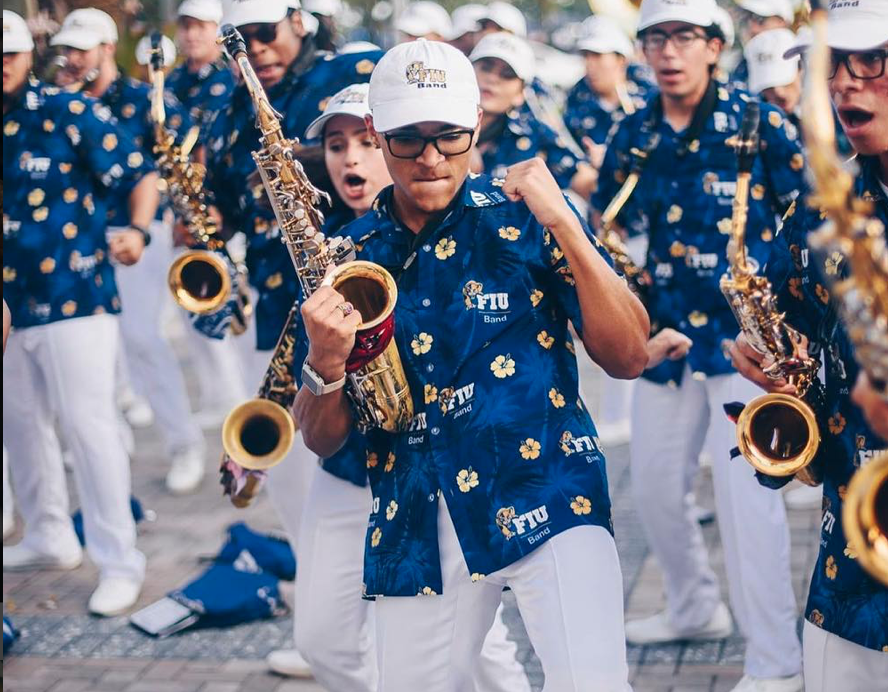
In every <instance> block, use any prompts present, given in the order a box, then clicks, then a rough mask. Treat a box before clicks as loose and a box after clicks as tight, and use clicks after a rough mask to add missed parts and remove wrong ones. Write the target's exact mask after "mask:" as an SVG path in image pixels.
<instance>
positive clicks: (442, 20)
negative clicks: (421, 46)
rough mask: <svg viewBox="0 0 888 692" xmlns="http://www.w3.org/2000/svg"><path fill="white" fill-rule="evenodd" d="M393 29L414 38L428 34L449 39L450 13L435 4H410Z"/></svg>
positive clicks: (427, 0)
mask: <svg viewBox="0 0 888 692" xmlns="http://www.w3.org/2000/svg"><path fill="white" fill-rule="evenodd" d="M395 29H397V30H398V31H400V32H401V33H403V34H407V35H408V36H413V37H414V38H422V37H423V36H428V35H429V34H438V35H439V36H443V37H444V38H449V37H450V33H451V31H452V27H451V24H450V13H449V12H448V11H447V10H445V9H444V8H443V7H441V5H439V4H438V3H437V2H430V1H429V0H420V1H419V2H411V3H410V4H409V5H407V9H405V10H404V11H403V12H402V13H401V15H400V16H399V17H398V19H397V21H396V22H395Z"/></svg>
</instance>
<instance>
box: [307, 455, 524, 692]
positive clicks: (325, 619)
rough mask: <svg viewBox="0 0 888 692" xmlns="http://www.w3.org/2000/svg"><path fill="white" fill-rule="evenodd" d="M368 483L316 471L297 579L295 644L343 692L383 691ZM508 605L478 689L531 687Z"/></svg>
mask: <svg viewBox="0 0 888 692" xmlns="http://www.w3.org/2000/svg"><path fill="white" fill-rule="evenodd" d="M371 499H372V498H371V495H370V489H369V488H359V487H358V486H356V485H354V484H352V483H349V482H348V481H344V480H342V479H340V478H336V477H335V476H333V475H331V474H329V473H327V472H326V471H324V470H323V469H321V468H317V469H316V471H315V476H314V479H313V480H312V483H311V490H310V491H309V494H308V501H307V503H306V506H305V516H304V518H303V522H302V532H301V538H300V539H299V545H300V548H301V550H302V552H301V554H300V557H301V560H300V562H299V579H298V580H297V582H296V607H295V613H296V632H295V634H296V647H297V648H298V649H299V651H300V652H301V653H302V655H303V656H305V658H306V660H308V662H309V663H310V664H311V669H312V672H313V673H314V676H315V679H316V680H317V681H318V682H319V683H320V684H321V685H323V686H324V687H326V688H327V689H329V690H337V692H376V689H377V684H378V677H379V676H378V673H377V665H376V650H375V649H376V647H375V633H374V631H373V629H374V622H373V621H374V617H373V613H374V608H373V604H372V603H371V602H370V601H365V600H363V599H362V598H361V584H362V582H363V571H364V570H363V564H364V536H365V534H366V532H367V517H368V515H369V512H370V502H371ZM501 611H502V608H500V609H499V610H498V611H497V616H496V618H494V622H493V626H492V627H491V628H490V631H489V632H488V634H487V638H486V640H485V642H484V646H483V648H482V650H481V659H480V661H479V665H478V668H477V669H476V670H475V688H474V689H475V690H477V692H530V683H529V682H528V680H527V676H526V675H525V674H524V669H523V668H522V666H521V664H520V663H518V661H517V659H516V658H515V655H516V653H517V647H516V645H515V643H514V642H512V641H509V639H508V638H507V635H508V630H507V629H506V626H505V624H504V623H503V621H502V613H501Z"/></svg>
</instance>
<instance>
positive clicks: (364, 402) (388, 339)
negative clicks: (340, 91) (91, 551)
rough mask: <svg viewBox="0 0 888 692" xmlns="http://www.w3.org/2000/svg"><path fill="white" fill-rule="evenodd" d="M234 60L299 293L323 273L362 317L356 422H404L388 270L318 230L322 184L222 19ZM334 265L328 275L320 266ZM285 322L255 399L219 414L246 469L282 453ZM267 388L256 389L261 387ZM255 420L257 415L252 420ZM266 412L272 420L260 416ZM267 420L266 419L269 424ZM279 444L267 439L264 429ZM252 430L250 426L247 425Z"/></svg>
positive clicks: (287, 374)
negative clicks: (309, 172)
mask: <svg viewBox="0 0 888 692" xmlns="http://www.w3.org/2000/svg"><path fill="white" fill-rule="evenodd" d="M219 41H220V43H222V44H223V45H224V46H225V48H226V50H227V51H228V54H229V55H230V56H231V57H232V58H233V59H234V60H235V61H236V62H237V64H238V66H239V67H240V70H241V75H242V77H243V81H244V84H245V86H246V88H247V90H248V91H249V93H250V96H251V98H252V101H253V105H254V107H255V109H256V126H257V128H258V129H259V131H260V132H261V135H262V136H261V139H260V141H261V144H262V148H261V149H260V150H259V151H256V152H253V160H254V161H255V162H256V167H257V168H258V169H259V174H260V176H261V178H262V183H263V185H264V186H265V190H266V192H267V194H268V197H269V201H270V202H271V207H272V209H273V210H274V214H275V217H276V219H277V223H278V227H279V228H280V231H281V236H282V240H283V242H284V244H285V245H286V246H287V249H288V251H289V253H290V257H291V259H292V260H293V266H294V267H295V269H296V275H297V277H298V279H299V283H300V286H301V288H302V294H303V296H305V297H306V298H307V297H309V296H311V295H312V294H313V293H314V292H315V291H316V290H317V289H318V288H320V286H321V283H322V282H324V281H326V282H327V283H328V284H330V285H332V287H333V288H335V289H336V290H337V291H339V292H340V293H342V294H343V296H344V297H345V299H346V300H347V301H349V302H351V303H352V304H353V305H354V307H355V309H357V310H358V311H359V312H360V314H361V316H362V317H363V320H364V321H363V322H362V323H361V325H359V327H358V332H357V335H356V340H355V341H356V343H355V350H354V351H353V352H352V356H351V358H350V359H349V362H348V364H347V366H346V370H347V372H348V377H349V382H348V387H347V389H346V391H347V392H348V395H349V397H350V399H351V401H352V404H353V406H354V409H355V412H356V419H357V425H358V427H359V428H362V429H367V428H370V427H378V428H381V429H383V430H386V431H388V432H397V431H401V430H405V429H406V428H407V427H408V426H409V424H410V422H411V421H412V419H413V400H412V398H411V396H410V388H409V386H408V384H407V377H406V375H405V373H404V367H403V365H402V363H401V358H400V355H399V354H398V350H397V346H396V344H395V341H394V338H393V336H394V307H395V302H396V300H397V287H396V285H395V281H394V279H393V277H392V276H391V274H390V273H389V272H388V271H386V270H385V269H384V268H383V267H381V266H379V265H377V264H373V263H371V262H364V261H355V260H354V256H355V249H354V244H353V243H352V241H351V240H350V239H342V238H333V239H329V240H328V239H326V238H325V237H324V234H323V233H321V230H320V229H321V227H322V226H323V223H324V217H323V214H322V213H321V212H320V211H319V209H318V207H319V206H320V203H321V200H322V199H323V198H325V197H326V194H325V193H323V192H321V191H320V190H318V189H317V188H316V187H314V185H312V184H311V182H310V181H309V180H308V178H307V176H306V175H305V171H304V169H303V167H302V165H301V164H300V163H299V162H298V161H297V160H296V159H295V158H294V156H293V147H294V145H295V144H296V141H295V140H291V139H287V138H286V137H284V134H283V131H282V129H281V124H280V115H279V114H278V113H277V112H275V110H274V108H273V107H272V106H271V103H270V102H269V100H268V96H267V95H266V93H265V90H264V89H263V88H262V85H261V84H260V83H259V80H258V78H257V77H256V73H255V72H254V71H253V68H252V66H251V65H250V62H249V60H248V58H247V52H246V46H245V44H244V40H243V37H242V36H241V35H240V33H239V32H238V31H237V29H235V28H234V27H232V26H230V25H226V26H224V27H222V30H221V37H220V39H219ZM329 267H335V269H333V271H332V272H331V273H330V274H329V275H328V274H327V269H328V268H329ZM290 317H291V319H289V320H288V327H287V328H286V329H285V330H284V334H283V335H282V336H281V341H280V342H279V344H278V347H277V348H276V349H275V354H274V357H273V358H272V364H271V366H270V367H269V370H268V372H267V373H266V377H265V380H264V381H263V388H262V390H261V391H260V393H259V397H258V398H257V399H252V400H250V401H248V402H246V403H244V404H241V405H240V406H238V407H237V408H235V409H234V410H233V411H232V412H231V413H230V414H229V415H228V418H227V419H226V421H225V423H224V424H223V432H222V437H223V442H224V446H225V450H226V452H227V453H228V455H229V456H230V457H231V459H233V460H234V462H236V463H237V464H240V465H241V466H243V467H245V468H250V469H266V468H268V467H270V466H273V465H274V464H276V463H278V462H279V461H280V460H281V459H283V457H284V456H286V453H287V450H288V449H289V446H285V445H284V444H283V442H286V441H287V440H290V439H291V436H290V435H289V433H288V432H287V431H286V430H284V429H283V428H286V427H288V426H292V425H293V421H292V417H291V416H290V414H289V409H290V407H291V405H292V402H293V398H294V397H295V395H296V387H295V383H294V382H293V381H292V374H291V373H292V366H293V362H292V361H293V348H292V346H293V335H292V334H291V333H290V326H291V324H292V322H293V319H294V318H295V308H294V310H293V311H291V315H290ZM266 389H268V391H271V392H276V393H279V394H281V395H278V394H275V396H273V397H268V396H266V394H265V392H264V390H266ZM272 404H273V405H275V406H278V407H279V408H282V409H283V410H284V412H285V413H286V418H287V421H288V422H287V423H286V425H284V424H283V423H282V422H281V423H279V422H278V420H279V418H282V416H280V412H279V411H277V412H276V413H275V415H274V417H273V418H272V416H271V414H270V413H268V411H269V410H270V409H272V408H273V407H272ZM261 420H265V422H264V423H259V422H258V421H261ZM269 421H272V423H271V424H269ZM272 426H273V427H272ZM261 428H265V429H267V430H272V429H274V430H276V431H277V432H278V433H279V434H277V435H272V438H277V439H279V440H280V442H281V443H280V444H274V445H272V444H271V442H270V441H269V440H270V439H271V438H269V434H270V433H268V432H261ZM254 431H259V432H254Z"/></svg>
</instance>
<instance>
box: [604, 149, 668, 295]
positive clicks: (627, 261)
mask: <svg viewBox="0 0 888 692" xmlns="http://www.w3.org/2000/svg"><path fill="white" fill-rule="evenodd" d="M659 144H660V135H659V133H657V132H652V133H651V134H650V136H649V137H648V140H647V143H646V144H645V145H644V147H642V148H641V149H638V148H636V147H633V148H632V149H630V150H629V154H630V155H631V156H632V165H631V167H630V169H629V174H628V175H627V176H626V180H624V181H623V185H622V186H621V187H620V190H619V191H618V192H617V194H616V195H615V196H614V198H613V199H612V200H611V201H610V203H609V204H608V205H607V208H606V209H605V210H604V211H603V212H602V214H601V221H600V223H601V233H600V235H599V240H600V241H601V244H602V245H604V247H605V249H606V250H607V251H608V252H609V253H610V255H611V257H612V258H613V260H614V266H615V267H616V269H617V271H619V272H620V273H621V274H623V276H625V277H626V283H627V284H628V285H629V288H630V290H631V291H632V292H633V293H634V294H635V295H636V296H637V297H638V299H639V300H640V301H641V302H642V304H644V305H645V307H647V303H648V295H649V293H650V289H651V284H652V280H651V275H650V274H649V273H648V272H647V270H645V269H644V268H642V267H639V266H638V265H637V264H635V262H634V261H633V260H632V258H631V257H630V255H629V250H628V249H627V248H626V244H625V243H624V242H623V239H622V237H621V236H620V233H619V232H618V231H617V230H616V229H615V228H614V221H615V220H616V218H617V216H619V214H620V212H621V211H622V210H623V207H624V206H626V203H627V202H628V201H629V198H630V197H632V193H633V192H635V188H636V187H637V186H638V181H639V180H640V179H641V173H642V171H643V170H644V167H645V165H647V161H648V159H649V158H650V155H651V154H652V153H653V151H654V149H656V148H657V146H658V145H659Z"/></svg>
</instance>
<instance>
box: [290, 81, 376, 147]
mask: <svg viewBox="0 0 888 692" xmlns="http://www.w3.org/2000/svg"><path fill="white" fill-rule="evenodd" d="M369 93H370V85H369V84H352V85H350V86H347V87H345V89H343V90H342V91H338V92H336V93H335V94H334V95H333V96H331V97H330V100H329V101H328V102H327V106H326V107H325V108H324V112H323V113H322V114H321V115H319V116H318V117H317V118H315V119H314V120H312V122H311V125H309V126H308V129H306V130H305V138H306V139H316V138H318V137H320V136H321V135H322V134H323V133H324V125H326V124H327V121H328V120H331V119H332V118H335V117H336V116H337V115H352V116H354V117H356V118H358V119H360V120H363V119H364V116H365V115H370V105H369V103H368V101H367V97H368V95H369Z"/></svg>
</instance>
